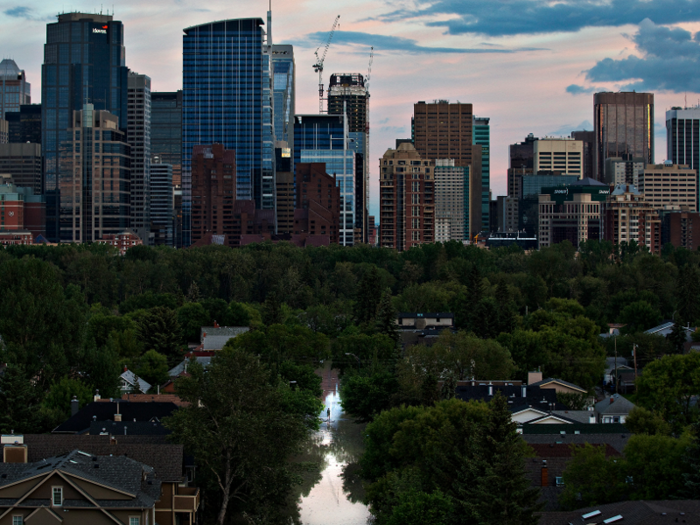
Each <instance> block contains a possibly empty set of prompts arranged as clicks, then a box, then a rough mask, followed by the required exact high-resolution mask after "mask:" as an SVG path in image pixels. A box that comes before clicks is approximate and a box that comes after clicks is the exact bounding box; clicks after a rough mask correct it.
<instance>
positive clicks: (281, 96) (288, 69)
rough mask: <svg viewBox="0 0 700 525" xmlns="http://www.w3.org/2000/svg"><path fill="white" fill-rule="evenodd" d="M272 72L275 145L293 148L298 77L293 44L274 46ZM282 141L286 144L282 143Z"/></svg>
mask: <svg viewBox="0 0 700 525" xmlns="http://www.w3.org/2000/svg"><path fill="white" fill-rule="evenodd" d="M272 73H273V76H272V97H273V111H272V113H273V115H274V119H275V123H274V129H275V142H276V145H275V147H286V148H289V149H290V150H293V149H294V114H295V111H294V110H295V105H294V97H295V93H294V89H295V79H296V69H295V63H294V47H293V46H290V45H279V44H274V45H273V46H272ZM282 142H283V143H285V144H284V145H282V144H280V143H282Z"/></svg>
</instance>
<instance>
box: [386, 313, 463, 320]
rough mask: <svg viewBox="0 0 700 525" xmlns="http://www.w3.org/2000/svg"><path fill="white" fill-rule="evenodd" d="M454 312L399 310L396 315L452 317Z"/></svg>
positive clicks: (401, 316)
mask: <svg viewBox="0 0 700 525" xmlns="http://www.w3.org/2000/svg"><path fill="white" fill-rule="evenodd" d="M454 316H455V314H453V313H450V312H399V313H398V315H397V317H398V318H399V319H401V318H403V317H408V318H411V319H412V318H414V317H415V318H421V319H425V318H431V319H432V318H433V317H443V318H448V319H452V318H454Z"/></svg>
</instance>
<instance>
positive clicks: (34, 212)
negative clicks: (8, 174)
mask: <svg viewBox="0 0 700 525" xmlns="http://www.w3.org/2000/svg"><path fill="white" fill-rule="evenodd" d="M3 181H4V183H3V184H1V185H0V234H2V236H3V239H4V240H3V244H32V240H33V239H34V237H36V236H38V235H44V233H45V232H44V225H45V223H46V203H45V201H44V197H43V196H42V195H34V192H33V191H32V188H21V187H18V186H16V185H15V184H12V183H11V182H10V181H9V180H8V179H5V178H3Z"/></svg>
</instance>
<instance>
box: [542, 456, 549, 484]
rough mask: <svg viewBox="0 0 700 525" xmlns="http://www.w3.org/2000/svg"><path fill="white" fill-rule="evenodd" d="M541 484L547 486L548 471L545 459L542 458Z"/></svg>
mask: <svg viewBox="0 0 700 525" xmlns="http://www.w3.org/2000/svg"><path fill="white" fill-rule="evenodd" d="M542 486H543V487H547V486H549V472H547V460H546V459H543V460H542Z"/></svg>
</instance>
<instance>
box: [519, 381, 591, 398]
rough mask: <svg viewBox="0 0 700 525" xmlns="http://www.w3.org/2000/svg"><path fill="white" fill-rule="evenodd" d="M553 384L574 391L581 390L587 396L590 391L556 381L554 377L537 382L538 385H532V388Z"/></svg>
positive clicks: (565, 382) (566, 382)
mask: <svg viewBox="0 0 700 525" xmlns="http://www.w3.org/2000/svg"><path fill="white" fill-rule="evenodd" d="M552 383H559V384H560V385H562V386H565V387H568V388H571V389H572V390H579V391H580V392H581V393H582V394H587V393H588V391H587V390H586V389H585V388H581V387H580V386H578V385H575V384H573V383H569V382H568V381H564V380H563V379H556V378H554V377H548V378H547V379H543V380H542V381H537V383H532V384H530V386H538V387H540V388H542V387H543V386H545V385H549V384H552Z"/></svg>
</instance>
